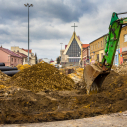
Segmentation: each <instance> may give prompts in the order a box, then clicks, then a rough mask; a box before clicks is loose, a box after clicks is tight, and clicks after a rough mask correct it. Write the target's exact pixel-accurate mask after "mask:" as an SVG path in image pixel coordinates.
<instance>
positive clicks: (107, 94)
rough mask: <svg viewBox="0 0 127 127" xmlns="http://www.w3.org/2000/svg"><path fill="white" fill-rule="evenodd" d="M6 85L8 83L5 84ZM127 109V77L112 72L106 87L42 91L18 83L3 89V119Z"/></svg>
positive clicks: (74, 115) (39, 118) (0, 116)
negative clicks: (93, 90)
mask: <svg viewBox="0 0 127 127" xmlns="http://www.w3.org/2000/svg"><path fill="white" fill-rule="evenodd" d="M4 85H6V84H4ZM125 110H127V79H126V77H122V76H119V75H118V74H116V73H115V72H113V71H112V72H111V73H110V74H109V75H108V76H107V77H106V79H105V81H104V83H103V85H102V91H100V93H97V94H93V95H86V90H85V89H80V90H76V89H75V90H71V91H66V90H64V91H59V90H54V91H47V90H45V91H39V92H37V93H34V92H32V91H30V90H26V89H23V88H20V87H16V86H10V87H9V86H7V87H6V88H4V89H1V91H0V123H6V124H7V123H28V122H42V121H57V120H67V119H77V118H84V117H92V116H97V115H102V114H107V113H115V112H122V111H125Z"/></svg>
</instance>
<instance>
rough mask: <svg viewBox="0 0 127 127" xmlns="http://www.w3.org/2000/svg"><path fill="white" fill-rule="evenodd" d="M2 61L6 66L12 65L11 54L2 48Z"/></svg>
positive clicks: (0, 59) (0, 57) (0, 53)
mask: <svg viewBox="0 0 127 127" xmlns="http://www.w3.org/2000/svg"><path fill="white" fill-rule="evenodd" d="M0 63H5V66H10V55H9V54H7V53H6V52H3V51H2V50H0Z"/></svg>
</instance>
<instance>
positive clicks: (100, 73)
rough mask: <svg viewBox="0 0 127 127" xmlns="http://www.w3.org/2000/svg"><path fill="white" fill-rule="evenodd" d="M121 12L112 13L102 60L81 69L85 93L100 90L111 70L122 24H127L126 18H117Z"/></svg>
mask: <svg viewBox="0 0 127 127" xmlns="http://www.w3.org/2000/svg"><path fill="white" fill-rule="evenodd" d="M126 13H127V12H123V13H115V12H113V13H112V17H111V21H110V25H109V33H108V38H107V42H106V46H105V50H104V52H105V55H103V58H102V62H96V63H95V64H92V65H86V66H85V67H84V71H83V79H84V82H85V86H86V89H87V94H94V93H97V92H98V91H100V89H101V86H102V83H103V82H104V80H105V78H106V77H107V76H108V74H109V73H110V71H111V67H112V65H113V60H114V56H115V52H116V48H117V45H118V42H119V38H120V33H121V29H122V27H123V25H127V17H126V18H121V19H119V18H118V15H120V14H126Z"/></svg>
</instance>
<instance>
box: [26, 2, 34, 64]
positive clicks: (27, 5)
mask: <svg viewBox="0 0 127 127" xmlns="http://www.w3.org/2000/svg"><path fill="white" fill-rule="evenodd" d="M24 5H25V7H28V64H29V7H33V4H30V5H29V4H28V3H27V4H24Z"/></svg>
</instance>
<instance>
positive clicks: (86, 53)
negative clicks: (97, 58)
mask: <svg viewBox="0 0 127 127" xmlns="http://www.w3.org/2000/svg"><path fill="white" fill-rule="evenodd" d="M82 49H83V51H82V67H85V65H86V64H89V62H90V46H89V44H82Z"/></svg>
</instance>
